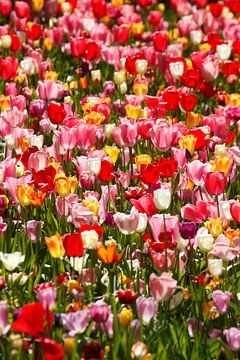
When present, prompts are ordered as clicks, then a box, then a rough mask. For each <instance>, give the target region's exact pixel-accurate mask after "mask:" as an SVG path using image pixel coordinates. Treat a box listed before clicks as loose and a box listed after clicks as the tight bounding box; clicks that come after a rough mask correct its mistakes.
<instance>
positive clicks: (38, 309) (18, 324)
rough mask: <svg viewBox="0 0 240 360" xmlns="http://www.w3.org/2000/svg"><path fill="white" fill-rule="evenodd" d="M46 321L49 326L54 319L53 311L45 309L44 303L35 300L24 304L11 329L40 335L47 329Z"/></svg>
mask: <svg viewBox="0 0 240 360" xmlns="http://www.w3.org/2000/svg"><path fill="white" fill-rule="evenodd" d="M46 321H47V327H48V328H49V327H50V325H51V323H52V321H53V315H52V313H51V312H49V311H46V310H44V308H43V306H42V304H40V303H37V302H35V303H32V304H27V305H23V307H22V311H21V314H20V317H19V318H18V319H17V320H15V321H14V323H13V324H12V326H11V330H12V331H19V332H21V333H24V334H27V335H30V336H32V337H36V336H40V335H42V334H43V332H44V330H45V323H46Z"/></svg>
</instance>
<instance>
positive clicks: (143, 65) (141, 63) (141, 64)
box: [136, 59, 148, 74]
mask: <svg viewBox="0 0 240 360" xmlns="http://www.w3.org/2000/svg"><path fill="white" fill-rule="evenodd" d="M147 67H148V62H147V60H145V59H139V60H136V70H137V72H138V73H139V74H145V72H146V71H147Z"/></svg>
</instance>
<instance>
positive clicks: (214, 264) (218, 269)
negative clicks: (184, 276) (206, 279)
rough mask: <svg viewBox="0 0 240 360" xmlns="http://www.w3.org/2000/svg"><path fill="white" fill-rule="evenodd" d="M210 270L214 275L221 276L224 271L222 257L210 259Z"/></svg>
mask: <svg viewBox="0 0 240 360" xmlns="http://www.w3.org/2000/svg"><path fill="white" fill-rule="evenodd" d="M208 271H209V272H210V274H211V275H212V276H215V277H219V276H221V275H222V273H223V261H222V259H208Z"/></svg>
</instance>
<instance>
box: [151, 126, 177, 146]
mask: <svg viewBox="0 0 240 360" xmlns="http://www.w3.org/2000/svg"><path fill="white" fill-rule="evenodd" d="M150 135H151V140H152V142H153V144H154V145H155V146H156V147H157V148H158V150H160V151H163V152H164V151H167V150H168V149H169V148H170V146H171V143H172V127H171V125H170V123H169V122H168V121H166V120H160V121H158V123H156V124H155V125H153V127H152V129H151V130H150Z"/></svg>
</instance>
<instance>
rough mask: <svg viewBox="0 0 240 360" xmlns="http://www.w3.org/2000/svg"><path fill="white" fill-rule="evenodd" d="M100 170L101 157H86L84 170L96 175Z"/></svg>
mask: <svg viewBox="0 0 240 360" xmlns="http://www.w3.org/2000/svg"><path fill="white" fill-rule="evenodd" d="M100 170H101V159H100V158H88V159H87V160H86V171H89V172H92V173H93V174H95V175H98V174H99V173H100Z"/></svg>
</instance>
